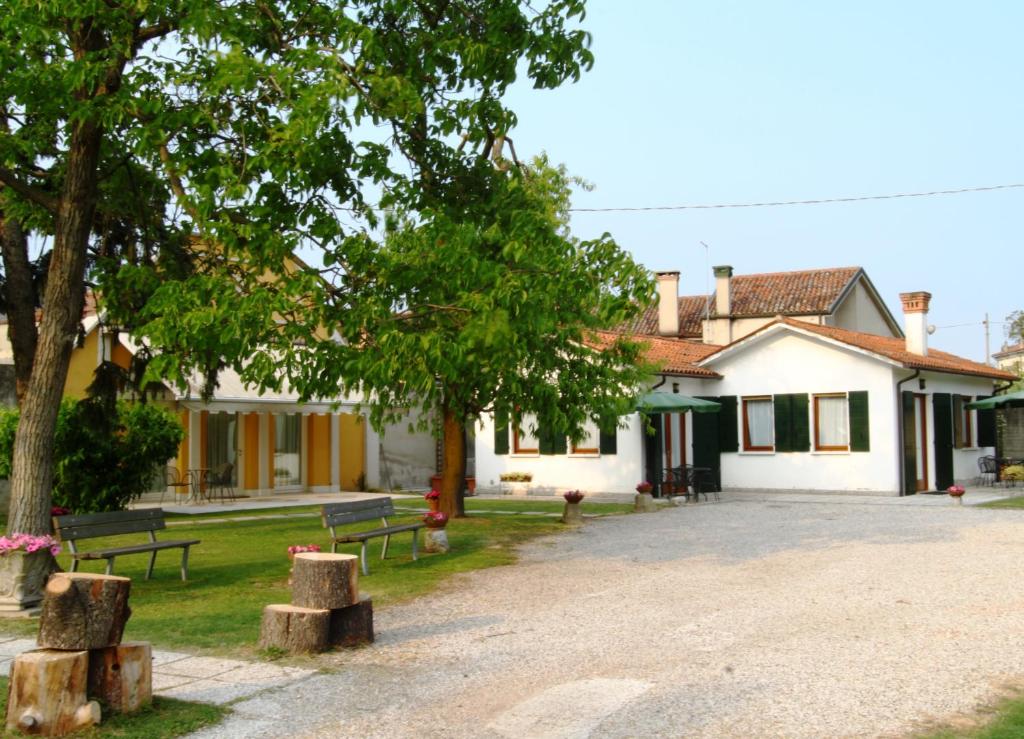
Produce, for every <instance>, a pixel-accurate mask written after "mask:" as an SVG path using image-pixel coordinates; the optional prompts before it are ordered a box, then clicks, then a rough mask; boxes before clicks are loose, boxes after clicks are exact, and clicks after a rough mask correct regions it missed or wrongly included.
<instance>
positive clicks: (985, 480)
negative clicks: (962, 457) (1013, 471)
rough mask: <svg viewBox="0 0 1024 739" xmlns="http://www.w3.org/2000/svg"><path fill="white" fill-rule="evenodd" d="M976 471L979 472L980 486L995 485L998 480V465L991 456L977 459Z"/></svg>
mask: <svg viewBox="0 0 1024 739" xmlns="http://www.w3.org/2000/svg"><path fill="white" fill-rule="evenodd" d="M978 470H979V471H980V472H981V484H982V485H995V484H996V480H997V479H998V478H999V463H998V462H996V458H995V457H993V456H991V455H990V456H987V457H978Z"/></svg>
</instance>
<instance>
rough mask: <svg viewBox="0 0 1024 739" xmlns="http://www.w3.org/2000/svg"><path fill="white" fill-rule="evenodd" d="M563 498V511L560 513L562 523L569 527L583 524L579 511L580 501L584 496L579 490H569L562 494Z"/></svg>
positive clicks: (581, 512)
mask: <svg viewBox="0 0 1024 739" xmlns="http://www.w3.org/2000/svg"><path fill="white" fill-rule="evenodd" d="M562 497H563V498H565V509H564V510H563V511H562V523H565V524H569V525H570V526H578V525H579V524H581V523H583V511H582V510H581V509H580V501H581V500H583V498H584V497H586V496H584V494H583V492H582V491H580V490H569V491H567V492H565V493H563V494H562Z"/></svg>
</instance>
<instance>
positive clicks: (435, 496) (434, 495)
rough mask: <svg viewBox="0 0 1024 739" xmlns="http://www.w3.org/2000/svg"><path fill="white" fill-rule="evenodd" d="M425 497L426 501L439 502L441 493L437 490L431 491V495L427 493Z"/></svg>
mask: <svg viewBox="0 0 1024 739" xmlns="http://www.w3.org/2000/svg"><path fill="white" fill-rule="evenodd" d="M423 497H424V499H426V500H437V499H438V498H440V497H441V493H439V492H438V491H437V490H431V491H430V492H429V493H427V494H426V495H424V496H423Z"/></svg>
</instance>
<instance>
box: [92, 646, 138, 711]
mask: <svg viewBox="0 0 1024 739" xmlns="http://www.w3.org/2000/svg"><path fill="white" fill-rule="evenodd" d="M88 690H89V695H90V696H91V697H93V698H98V699H99V700H101V701H103V702H104V703H105V704H106V705H107V707H108V708H109V709H110V710H111V711H113V712H114V713H133V712H135V711H138V710H139V709H140V708H143V707H145V706H148V705H149V704H150V703H151V702H152V700H153V648H152V646H151V645H150V644H149V642H127V643H125V644H119V645H118V646H116V647H107V648H106V649H94V650H92V651H91V652H89V686H88Z"/></svg>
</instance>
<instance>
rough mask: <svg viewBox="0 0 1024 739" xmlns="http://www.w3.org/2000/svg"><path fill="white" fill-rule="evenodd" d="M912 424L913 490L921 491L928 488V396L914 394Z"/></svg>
mask: <svg viewBox="0 0 1024 739" xmlns="http://www.w3.org/2000/svg"><path fill="white" fill-rule="evenodd" d="M914 425H915V426H916V434H915V438H916V440H917V458H916V459H915V469H916V472H917V474H916V481H915V490H916V491H917V492H919V493H920V492H923V491H925V490H927V489H928V396H927V395H923V394H915V395H914Z"/></svg>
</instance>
